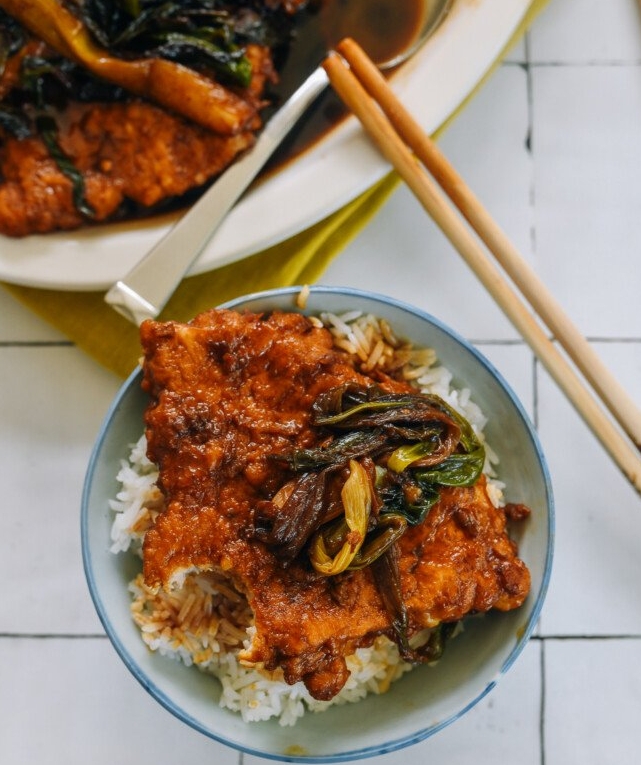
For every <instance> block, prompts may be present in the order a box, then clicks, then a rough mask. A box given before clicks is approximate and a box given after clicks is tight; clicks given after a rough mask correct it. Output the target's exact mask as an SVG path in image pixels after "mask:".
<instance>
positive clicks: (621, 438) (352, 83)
mask: <svg viewBox="0 0 641 765" xmlns="http://www.w3.org/2000/svg"><path fill="white" fill-rule="evenodd" d="M337 51H338V53H332V54H330V55H329V56H328V57H327V59H326V60H325V62H324V64H323V66H324V68H325V71H326V72H327V75H328V77H329V80H330V82H331V84H332V87H333V88H334V90H335V91H336V93H337V94H338V95H339V97H340V98H341V100H342V101H343V102H344V103H345V104H346V106H347V107H348V108H349V109H350V110H351V111H352V112H353V113H354V114H355V115H356V117H358V119H359V120H360V121H361V123H362V124H363V127H364V128H365V130H366V131H367V133H368V134H369V135H370V137H371V138H372V140H373V141H374V142H375V144H376V145H377V146H378V148H379V150H380V151H381V153H382V154H383V155H384V156H385V158H386V159H387V160H388V161H389V162H390V164H392V165H393V166H394V167H395V168H396V170H397V172H398V173H399V175H400V176H401V177H402V178H403V180H404V181H405V182H406V183H407V185H408V186H409V188H410V189H411V190H412V192H413V193H414V195H415V196H416V197H417V199H418V200H419V202H420V203H421V204H422V206H423V207H424V208H425V210H426V211H427V212H428V213H429V214H430V216H431V217H432V218H433V220H434V221H435V223H436V224H437V225H438V226H439V227H440V228H441V230H442V231H443V233H444V234H445V235H446V236H447V238H448V239H449V240H450V242H451V243H452V245H453V246H454V247H455V249H456V250H457V251H458V252H459V253H460V254H461V255H462V257H463V258H464V260H465V261H466V262H467V264H468V265H469V266H470V268H471V269H472V270H473V271H474V273H475V274H476V276H477V277H478V278H479V280H480V281H481V282H482V284H483V285H484V286H485V287H486V289H487V290H488V291H489V293H490V294H491V296H492V297H493V298H494V300H495V302H496V303H497V304H498V305H499V307H500V308H501V309H502V310H503V312H504V313H505V314H506V316H507V317H508V318H509V319H510V321H511V322H512V323H513V324H514V326H515V327H516V329H517V330H518V331H519V332H520V334H521V335H522V337H523V338H524V339H525V340H526V342H527V343H528V344H529V345H530V347H531V348H532V350H533V351H534V353H535V354H536V355H537V357H538V358H539V359H540V360H541V362H542V363H543V365H544V366H545V367H546V369H547V370H548V372H549V373H550V375H551V376H552V378H553V379H554V380H555V382H556V383H557V385H558V386H559V387H560V388H561V390H562V391H563V392H564V393H565V395H566V396H567V398H568V399H569V400H570V402H571V403H572V404H573V406H574V407H575V409H576V410H577V412H578V413H579V414H580V415H581V416H582V418H583V419H584V421H585V422H586V424H587V425H588V427H589V428H590V429H591V430H592V432H593V433H594V435H595V436H596V437H597V438H598V439H599V440H600V441H601V443H602V445H603V446H604V448H605V449H606V451H607V452H608V453H609V454H610V456H611V458H612V459H613V461H614V462H615V463H616V465H617V466H618V467H619V468H620V470H621V471H622V472H623V474H624V475H625V477H626V478H627V479H628V480H629V481H630V483H631V484H632V485H633V486H634V488H635V489H636V490H637V491H638V492H639V493H641V454H639V451H638V445H637V444H636V443H632V442H631V441H630V440H629V439H628V438H627V437H626V436H625V435H624V434H623V433H622V432H621V430H620V429H619V428H617V427H616V426H615V424H614V423H613V422H612V420H611V419H610V418H609V417H608V416H607V415H606V414H605V412H604V410H603V408H602V407H601V406H600V404H599V403H597V400H596V399H595V398H594V396H593V395H592V393H591V392H590V391H589V389H588V388H587V387H586V386H585V384H584V383H583V381H582V380H581V378H580V377H579V376H578V374H577V373H576V372H575V371H574V369H573V368H572V366H571V365H570V364H569V362H568V361H567V359H566V358H565V357H564V356H563V355H562V354H561V353H560V352H559V350H558V349H557V347H556V345H555V344H554V343H553V342H552V341H551V340H550V339H549V338H548V336H547V335H546V334H545V332H544V331H543V329H542V328H541V326H540V325H539V323H538V322H537V321H536V319H535V318H534V316H533V315H532V313H531V312H530V311H529V310H528V309H527V308H526V307H525V305H524V303H523V301H522V300H521V298H520V297H519V296H518V294H517V293H516V291H515V290H514V288H513V287H512V286H511V285H510V284H509V282H508V281H507V279H506V278H505V277H504V276H503V274H502V273H501V271H500V270H499V269H498V268H497V267H496V266H495V265H494V263H493V262H492V261H491V260H490V259H489V257H488V254H487V252H486V250H485V249H484V248H483V246H482V245H481V243H480V242H479V240H478V239H477V238H476V237H475V236H474V234H473V232H472V231H471V229H470V227H469V226H468V225H467V224H466V223H465V222H464V220H462V218H461V216H460V215H459V214H458V213H457V211H456V210H455V208H454V207H453V206H452V204H450V202H449V201H448V199H447V197H446V196H445V194H444V193H443V192H442V191H441V190H440V189H439V187H438V186H437V184H436V183H435V181H434V180H433V179H432V178H431V177H430V176H429V175H428V174H427V173H426V172H425V170H424V168H423V167H422V166H421V164H420V163H419V161H418V159H417V158H420V159H421V161H424V162H425V165H426V166H427V165H428V164H429V165H430V169H433V168H436V169H437V172H435V173H434V175H435V177H438V179H439V180H440V179H442V178H444V177H446V178H445V180H444V183H443V186H444V189H445V190H446V191H447V190H448V188H449V189H450V191H453V196H454V198H455V199H457V200H458V202H459V203H460V205H461V207H462V208H463V209H465V210H466V212H465V213H464V214H465V216H466V217H467V219H468V220H469V221H470V223H471V222H473V223H474V226H475V227H479V228H481V229H482V231H483V236H482V238H483V240H484V241H485V242H486V246H487V247H488V249H490V250H491V252H492V254H494V255H496V252H494V245H496V244H497V241H498V243H499V248H500V247H501V245H504V244H505V241H507V238H506V237H505V236H504V235H498V234H497V230H498V227H497V226H496V224H494V223H492V225H491V226H488V225H487V224H488V220H487V219H489V217H490V216H489V215H488V214H487V213H485V212H484V211H479V208H480V204H479V203H476V204H474V202H475V200H474V198H473V196H472V194H471V192H468V191H466V190H465V189H466V188H467V187H466V185H465V183H464V182H463V180H462V179H461V178H460V176H458V174H456V173H455V172H453V168H450V167H449V164H448V165H445V164H443V161H442V159H444V158H442V154H441V152H440V151H438V150H437V149H436V147H435V146H434V144H433V142H432V141H431V139H430V138H429V136H427V135H426V134H425V133H424V131H423V130H422V129H421V128H420V126H418V125H417V123H416V122H415V121H414V120H413V118H412V117H411V116H410V115H409V114H408V113H407V111H406V110H405V109H404V107H403V106H402V104H400V102H399V101H398V99H397V98H396V96H395V95H394V93H393V92H392V90H391V88H390V87H389V86H388V84H387V82H386V80H385V79H384V77H382V76H381V75H380V74H379V73H378V70H377V69H376V67H375V65H374V64H373V63H372V62H371V61H370V60H369V59H368V57H367V56H366V54H365V53H364V52H363V51H362V50H361V49H360V48H359V47H358V45H357V44H356V43H355V42H353V41H352V40H345V41H343V42H342V43H341V44H340V45H339V46H338V48H337ZM339 53H340V55H339ZM346 62H347V63H346ZM348 64H349V66H348ZM361 78H362V79H361ZM384 112H385V113H384ZM386 115H387V116H386ZM392 122H394V123H395V124H392ZM395 126H396V127H395ZM397 130H398V133H397ZM401 132H402V133H403V137H404V138H401V137H400V135H399V133H401ZM405 141H406V142H407V144H406V142H405ZM410 147H411V149H412V150H410ZM426 147H427V149H426ZM453 187H456V189H457V190H458V191H456V192H455V191H454V189H453ZM461 189H463V190H461ZM471 208H474V210H473V212H470V209H471ZM477 236H479V238H481V234H480V233H477ZM508 249H509V250H510V252H509V256H508V257H505V250H506V248H505V247H503V251H502V253H501V257H502V261H501V262H502V264H503V266H504V269H505V271H506V272H508V268H510V267H511V266H512V265H513V263H512V261H514V260H515V259H518V261H519V264H521V263H522V259H521V257H520V255H518V253H516V250H514V248H513V247H511V245H510V247H509V248H508ZM515 253H516V258H515V257H514V255H515ZM498 257H499V256H497V259H498ZM528 270H530V269H528V268H519V269H517V271H518V274H517V275H516V277H515V283H517V279H518V281H519V282H521V283H522V284H524V286H525V289H523V290H522V292H523V294H524V295H525V292H526V291H527V292H528V294H531V293H532V292H536V291H537V290H538V289H539V288H540V287H542V286H543V285H541V283H540V281H539V280H538V278H537V279H536V281H534V282H532V281H530V278H529V277H530V274H529V273H528ZM510 275H511V274H510ZM543 294H544V295H545V296H546V298H545V299H544V300H543V302H544V303H546V306H544V311H543V313H545V315H547V316H548V318H551V316H550V314H552V315H554V321H555V322H556V324H555V326H556V329H551V331H552V332H553V333H554V334H555V335H556V336H557V339H559V343H560V342H561V340H560V338H558V335H557V332H558V330H559V329H562V330H564V331H563V332H561V334H562V335H563V338H564V342H565V343H569V344H570V345H572V346H573V347H572V354H570V353H569V352H568V355H571V357H572V358H574V356H577V353H576V352H575V348H574V342H575V341H576V338H575V337H574V335H575V334H579V333H578V331H577V330H573V331H569V332H568V331H565V330H566V328H567V327H568V326H570V322H569V319H567V318H566V317H563V315H562V311H561V309H560V308H559V307H558V305H556V303H555V302H554V301H552V300H550V299H547V298H548V297H549V296H547V290H545V289H544V290H543ZM528 299H529V298H528ZM540 302H541V301H540V299H536V301H535V303H533V307H535V305H539V304H540ZM550 306H552V308H550ZM541 318H542V317H541ZM559 324H560V325H563V326H559ZM580 345H582V346H587V348H588V349H589V356H588V357H587V358H590V357H591V356H592V355H593V351H592V349H591V348H590V346H589V345H588V343H587V341H585V340H584V338H581V343H580ZM566 352H567V351H566ZM594 355H595V354H594ZM578 358H579V360H580V361H581V362H582V363H585V358H586V357H585V348H583V353H580V354H578ZM575 364H577V366H578V365H579V362H578V361H575ZM599 366H600V367H602V369H601V370H600V371H601V373H603V369H605V368H604V367H603V365H602V364H601V362H600V361H599ZM605 372H606V377H607V378H610V377H611V376H610V375H609V372H607V370H605ZM592 376H593V375H590V377H592ZM585 379H586V380H588V376H587V375H585ZM589 382H590V384H591V385H593V388H594V390H595V392H596V394H597V396H599V397H601V396H602V390H601V389H602V388H603V387H604V386H605V387H607V386H608V385H610V382H611V380H610V382H606V383H604V382H603V380H602V379H600V380H599V381H598V383H597V384H593V383H592V382H591V380H589ZM613 387H616V390H617V391H619V390H622V389H620V386H619V385H618V383H616V386H613ZM607 393H608V395H607V396H606V397H604V398H602V400H603V402H604V403H605V404H606V406H607V407H608V408H612V409H613V410H615V411H616V412H617V414H615V415H614V416H615V417H616V419H617V420H619V419H621V420H624V421H625V423H626V424H625V425H623V424H621V426H622V427H623V428H624V430H625V431H626V432H627V433H628V434H629V435H630V438H631V439H632V441H634V442H636V441H637V436H639V439H638V440H639V442H641V425H639V423H641V416H638V411H637V407H636V405H635V404H634V402H632V401H631V400H630V399H629V398H628V397H627V394H625V392H623V395H622V396H620V397H619V400H618V402H617V405H616V406H614V405H613V402H610V401H608V400H607V399H610V398H612V397H611V396H610V395H609V393H610V391H607ZM628 407H629V409H628ZM630 412H632V415H633V416H632V417H631V418H630V419H628V416H627V415H628V414H629V413H630ZM613 414H614V412H613ZM637 420H638V422H637ZM631 421H632V422H633V425H630V424H629V423H630V422H631Z"/></svg>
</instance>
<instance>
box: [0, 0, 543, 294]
mask: <svg viewBox="0 0 641 765" xmlns="http://www.w3.org/2000/svg"><path fill="white" fill-rule="evenodd" d="M530 1H531V0H456V1H455V3H454V6H453V8H452V11H451V12H450V14H449V15H448V17H447V18H446V20H445V22H444V23H443V25H442V26H441V27H440V29H439V30H438V31H437V32H436V34H434V36H433V37H432V38H430V40H429V41H428V42H427V44H426V45H425V46H424V47H423V48H422V49H421V51H420V52H419V53H418V54H417V55H416V56H415V57H414V59H413V60H412V61H411V62H409V63H408V64H406V65H405V66H404V67H403V68H402V70H401V71H399V72H398V73H397V75H396V76H395V78H394V88H395V90H396V92H397V93H398V95H399V97H400V98H401V99H402V100H403V102H404V103H405V104H406V105H407V107H408V108H409V109H410V110H411V111H412V112H413V114H414V115H415V116H416V118H417V119H418V120H419V121H420V122H421V124H422V125H423V127H424V128H425V129H426V130H428V131H430V132H432V131H434V130H436V129H437V128H438V127H439V126H440V125H442V124H443V122H445V120H447V118H448V117H449V116H450V115H451V114H452V113H453V112H454V111H455V110H456V108H457V107H458V106H459V105H460V104H461V103H462V102H463V101H464V100H465V98H466V97H467V96H468V95H469V94H470V93H471V92H472V90H473V89H474V87H475V86H476V85H477V84H478V82H479V81H480V80H481V79H482V77H483V75H484V74H485V73H486V72H487V70H488V69H489V67H490V66H491V65H492V64H493V62H494V61H495V60H496V59H497V57H498V56H499V54H500V53H501V51H502V49H503V47H504V46H505V45H506V43H507V42H508V41H509V39H510V38H511V36H512V34H513V33H514V31H515V30H516V28H517V27H518V24H519V22H520V21H521V19H522V18H523V16H524V14H525V12H526V11H527V9H528V7H529V5H530ZM388 169H389V168H388V165H387V164H386V163H385V161H384V160H383V159H382V157H381V156H380V155H379V154H378V152H377V151H376V150H375V149H374V148H373V147H372V146H371V144H370V143H369V141H368V139H367V137H366V136H365V135H364V134H363V133H362V131H361V129H360V126H359V125H358V124H357V122H356V120H355V119H349V120H347V121H345V122H344V123H343V124H342V125H341V126H340V127H338V128H337V129H336V130H334V131H333V132H332V133H331V134H330V135H329V136H328V137H327V138H326V139H325V140H323V141H321V142H320V143H319V144H318V145H316V146H315V147H314V148H313V149H312V150H310V151H308V152H307V153H306V154H304V155H303V156H302V157H300V158H299V159H298V160H296V161H295V162H292V163H290V165H288V166H286V167H285V168H284V169H283V170H281V171H280V172H279V173H278V174H276V175H274V176H273V177H271V178H270V179H268V180H266V181H265V182H263V183H260V184H259V185H257V186H256V188H254V189H253V190H252V191H250V192H249V193H248V194H247V195H246V196H245V197H244V198H243V199H242V200H241V201H240V202H239V203H238V205H236V207H235V208H234V209H233V210H232V212H231V213H230V214H229V216H228V217H227V219H226V220H225V221H224V222H223V224H222V226H221V227H220V228H219V229H218V231H217V232H216V234H215V236H214V237H213V238H212V239H211V241H210V242H209V245H208V246H207V248H206V249H205V250H204V251H203V253H202V255H201V257H200V258H199V260H198V262H197V263H196V264H195V266H194V268H193V269H192V273H202V272H205V271H209V270H211V269H213V268H216V267H217V266H220V265H222V264H224V263H229V262H232V261H235V260H239V259H241V258H243V257H245V256H247V255H250V254H251V253H253V252H257V251H259V250H261V249H263V248H265V247H268V246H270V245H273V244H276V243H278V242H281V241H283V240H285V239H287V238H288V237H290V236H292V235H294V234H296V233H298V232H300V231H302V230H304V229H305V228H307V227H308V226H310V225H312V224H313V223H316V222H318V221H320V220H322V219H323V218H325V217H326V216H328V215H330V214H331V213H332V212H335V211H336V210H338V209H339V208H340V207H342V206H343V205H344V204H346V203H347V202H349V201H351V200H352V199H354V198H355V197H357V196H358V195H359V194H360V193H361V192H363V191H365V190H366V189H368V188H370V187H371V186H372V185H373V184H374V183H375V182H376V181H377V180H379V179H380V178H382V177H383V175H384V174H385V173H386V171H387V170H388ZM172 220H173V219H172V217H171V216H166V217H165V218H153V219H151V220H149V221H146V222H142V223H141V222H139V221H137V222H135V223H122V224H121V223H117V224H111V225H107V226H99V227H92V228H86V229H82V230H79V231H74V232H61V233H55V234H48V235H44V236H29V237H25V238H22V239H12V238H7V237H0V279H3V280H4V281H7V282H10V283H13V284H22V285H27V286H34V287H43V288H51V289H65V290H90V289H95V290H98V289H105V288H107V287H109V286H110V285H111V284H112V283H113V282H115V281H116V280H117V279H119V278H121V277H122V276H123V275H124V274H126V273H127V271H129V269H130V268H131V267H132V266H133V265H134V264H135V263H136V262H137V261H138V260H139V259H140V258H141V257H142V255H143V254H144V253H145V252H146V251H147V250H148V249H150V248H151V247H152V246H153V244H154V243H155V242H156V241H158V239H159V238H160V237H161V236H162V235H163V234H164V233H165V232H166V231H167V230H168V228H169V226H170V225H171V222H172Z"/></svg>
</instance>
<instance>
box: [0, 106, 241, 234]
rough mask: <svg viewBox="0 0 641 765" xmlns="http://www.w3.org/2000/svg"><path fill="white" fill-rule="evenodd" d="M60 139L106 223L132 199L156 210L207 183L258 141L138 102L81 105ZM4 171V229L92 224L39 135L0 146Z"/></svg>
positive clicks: (0, 219)
mask: <svg viewBox="0 0 641 765" xmlns="http://www.w3.org/2000/svg"><path fill="white" fill-rule="evenodd" d="M59 141H60V145H61V147H62V148H63V149H64V151H65V152H66V153H67V154H68V156H70V157H72V158H73V162H74V165H75V166H76V167H77V168H78V169H79V170H80V171H81V173H82V175H83V178H84V182H85V198H86V201H87V202H88V203H89V204H90V205H91V207H92V208H93V209H94V211H95V220H96V221H104V220H107V219H108V218H110V217H111V216H113V215H115V214H116V213H117V212H118V211H119V209H120V208H121V205H122V204H123V203H124V202H125V201H130V202H133V203H135V204H136V205H141V206H143V207H151V206H153V205H156V204H158V203H160V202H162V201H164V200H167V199H171V198H172V197H176V196H180V195H181V194H184V193H185V192H187V191H188V190H190V189H193V188H196V187H198V186H201V185H202V184H204V183H206V182H207V181H208V180H209V179H210V178H212V177H213V176H215V175H217V174H218V173H220V172H221V171H222V170H224V169H225V167H227V165H229V164H230V163H231V162H232V161H233V160H234V158H235V157H236V156H237V155H238V153H239V152H241V151H244V150H245V149H247V148H249V147H250V146H252V145H253V143H254V134H253V133H252V132H250V131H246V132H243V133H240V134H238V135H235V136H230V137H227V136H220V135H217V134H216V133H211V132H209V131H207V130H205V129H204V128H201V127H199V126H197V125H194V124H193V123H189V122H187V121H185V120H183V119H181V118H179V117H175V116H173V115H170V114H168V113H167V112H164V111H162V110H161V109H159V108H158V107H156V106H153V105H152V104H148V103H145V102H143V101H130V102H128V103H125V104H102V105H96V106H92V107H90V108H87V109H83V110H77V113H76V116H75V118H73V119H70V120H69V121H68V122H67V125H66V127H65V128H64V129H63V130H62V132H61V133H60V138H59ZM0 175H1V176H2V178H3V180H4V182H3V183H1V184H0V233H3V234H5V235H8V236H24V235H26V234H32V233H46V232H49V231H54V230H56V229H73V228H77V227H78V226H80V225H82V224H83V223H84V222H86V219H84V218H83V216H82V215H81V213H80V212H79V211H78V209H77V207H76V205H75V204H74V200H73V195H72V192H73V190H72V183H71V181H70V180H69V178H68V177H67V176H66V175H64V174H63V173H62V172H61V171H60V169H59V168H58V166H57V164H56V163H55V161H54V160H53V159H52V157H51V156H50V154H49V152H48V150H47V148H46V146H45V145H44V143H43V142H42V140H40V139H39V138H27V139H24V140H21V141H20V140H17V139H15V138H10V139H8V140H7V141H6V142H5V143H4V144H2V145H0Z"/></svg>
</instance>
